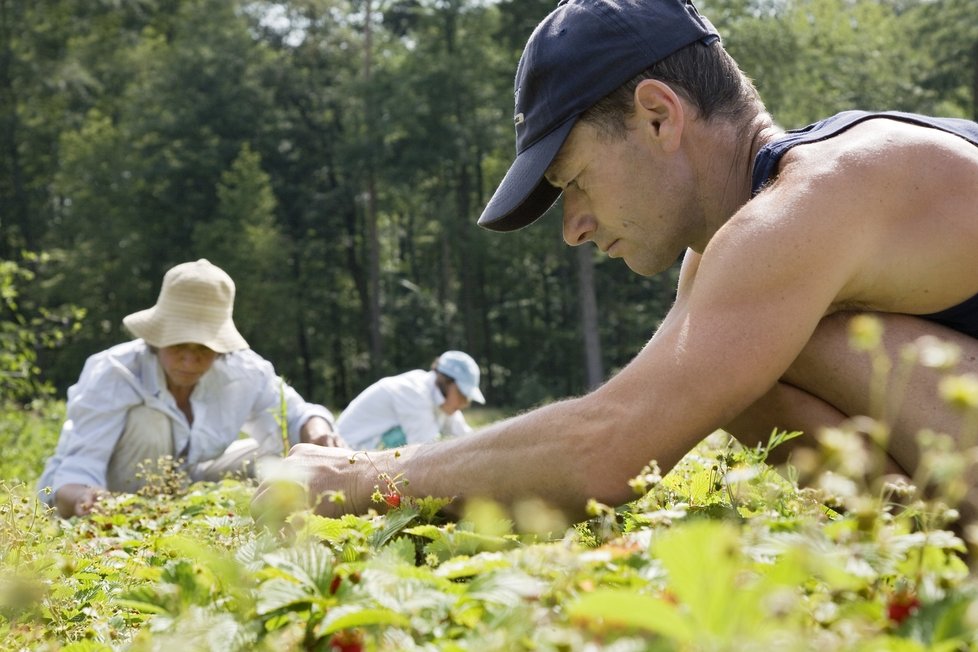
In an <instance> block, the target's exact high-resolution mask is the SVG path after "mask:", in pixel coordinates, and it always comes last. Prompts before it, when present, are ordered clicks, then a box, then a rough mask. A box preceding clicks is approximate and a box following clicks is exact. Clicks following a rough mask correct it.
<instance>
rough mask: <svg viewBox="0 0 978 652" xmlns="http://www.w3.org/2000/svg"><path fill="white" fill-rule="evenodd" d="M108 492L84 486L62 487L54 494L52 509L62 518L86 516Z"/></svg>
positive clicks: (69, 485)
mask: <svg viewBox="0 0 978 652" xmlns="http://www.w3.org/2000/svg"><path fill="white" fill-rule="evenodd" d="M107 495H109V491H108V490H106V489H103V488H101V487H92V486H89V485H85V484H66V485H62V486H61V488H59V489H58V490H57V491H56V492H55V494H54V507H55V509H57V510H58V515H59V516H61V517H62V518H71V517H72V516H88V515H89V514H91V513H92V510H93V509H95V505H96V503H98V501H99V500H100V499H101V498H102V496H107Z"/></svg>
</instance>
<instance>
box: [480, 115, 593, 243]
mask: <svg viewBox="0 0 978 652" xmlns="http://www.w3.org/2000/svg"><path fill="white" fill-rule="evenodd" d="M576 122H577V116H574V117H573V118H571V119H569V120H567V121H565V122H564V123H563V124H561V125H560V126H558V127H557V128H556V129H554V130H553V131H551V132H550V133H549V134H547V135H546V136H544V137H543V138H541V139H540V140H538V141H537V142H535V143H533V144H532V145H530V146H529V147H527V148H526V149H525V150H523V151H522V152H521V153H519V154H518V155H517V156H516V160H515V161H513V164H512V165H511V166H510V167H509V171H507V172H506V176H504V177H503V180H502V182H501V183H500V184H499V187H498V188H496V192H495V193H493V195H492V199H490V200H489V203H488V204H487V205H486V208H485V210H483V211H482V216H481V217H480V218H479V226H481V227H483V228H486V229H489V230H490V231H515V230H516V229H522V228H523V227H524V226H528V225H529V224H532V223H533V222H535V221H536V220H537V219H539V218H540V217H541V216H542V215H543V214H544V213H546V212H547V210H548V209H549V208H550V207H551V206H553V205H554V202H555V201H557V198H558V197H560V189H559V188H555V187H553V186H551V185H550V184H549V183H547V180H546V179H544V178H543V175H544V173H545V172H546V171H547V168H549V167H550V164H551V163H553V160H554V157H555V156H557V152H558V151H560V147H561V146H562V145H563V144H564V141H565V140H567V135H568V134H569V133H570V131H571V129H572V128H573V127H574V124H575V123H576Z"/></svg>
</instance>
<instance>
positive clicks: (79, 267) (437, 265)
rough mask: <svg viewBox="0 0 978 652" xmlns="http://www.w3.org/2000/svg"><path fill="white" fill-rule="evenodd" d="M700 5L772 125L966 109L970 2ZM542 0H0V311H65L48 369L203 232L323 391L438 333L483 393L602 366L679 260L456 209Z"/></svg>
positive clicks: (552, 382) (658, 308) (325, 397)
mask: <svg viewBox="0 0 978 652" xmlns="http://www.w3.org/2000/svg"><path fill="white" fill-rule="evenodd" d="M700 4H701V7H700V8H701V9H702V10H703V11H704V12H705V13H707V15H709V16H710V17H711V18H712V19H713V20H714V22H715V23H716V24H717V26H718V27H719V28H720V30H721V32H722V33H723V34H724V35H725V37H724V38H725V42H726V45H727V47H728V49H729V50H730V51H731V52H732V53H733V55H734V56H735V57H736V58H737V59H738V60H739V61H740V63H741V64H742V66H743V67H744V69H745V70H746V71H747V72H748V73H749V74H751V76H752V77H753V78H754V79H755V81H756V83H757V85H758V87H759V89H760V90H761V93H762V96H764V97H765V99H766V100H767V102H768V105H769V108H770V109H771V110H772V112H773V114H774V115H775V118H776V119H777V120H778V121H779V122H780V123H781V124H782V125H783V126H785V127H792V126H798V125H800V124H804V123H807V122H809V121H811V120H814V119H817V118H820V117H823V116H824V115H826V114H828V113H830V112H833V111H836V110H841V109H845V108H869V109H873V108H896V109H903V110H916V111H923V112H930V113H939V114H943V115H957V116H964V117H971V116H974V114H975V111H976V109H975V96H976V94H978V88H976V87H978V63H976V61H978V5H976V3H974V2H973V1H972V0H944V1H941V2H925V1H924V0H712V1H710V2H707V1H705V0H704V1H703V2H701V3H700ZM552 6H553V3H552V2H550V0H547V1H542V0H499V1H497V2H484V1H483V2H479V1H477V0H399V1H398V0H359V1H357V0H291V1H287V2H262V1H255V2H248V1H246V0H0V259H2V260H3V261H11V262H14V263H18V264H21V265H23V266H25V267H29V268H31V269H32V271H34V272H36V273H37V274H36V277H34V279H33V280H32V281H31V283H30V285H29V299H30V300H29V301H28V302H26V303H24V302H22V303H21V304H20V305H21V307H20V308H18V307H16V306H14V307H11V306H10V304H9V302H7V303H5V304H4V306H5V308H4V311H5V314H4V315H3V318H4V319H5V320H12V319H13V318H14V317H15V316H16V315H15V313H16V312H17V311H18V310H21V309H23V307H24V306H26V305H35V306H66V305H73V306H78V307H80V308H84V310H85V313H86V316H85V318H84V320H83V322H82V325H81V328H80V330H79V331H78V332H77V333H76V334H74V335H73V336H72V337H71V338H69V339H68V340H67V341H65V342H63V343H60V344H59V345H58V346H57V348H55V349H51V350H43V351H41V352H40V355H39V358H38V363H39V366H40V368H41V369H42V370H43V371H44V373H45V375H46V377H47V378H48V379H49V380H50V381H51V382H53V383H54V384H55V385H56V386H57V387H58V388H60V389H61V390H63V389H64V388H65V387H66V386H67V385H68V384H70V383H71V382H72V381H73V380H74V379H75V378H76V377H77V374H78V371H79V370H80V367H81V364H82V361H83V360H84V358H85V357H86V356H87V355H89V354H91V353H93V352H95V351H97V350H100V349H102V348H105V347H106V346H108V345H110V344H113V343H116V342H119V341H122V340H124V339H127V337H128V336H127V335H126V334H125V333H124V332H122V330H121V319H122V317H123V316H124V315H125V314H128V313H130V312H133V311H135V310H138V309H142V308H145V307H148V306H149V305H151V304H152V302H153V301H154V300H155V298H156V293H157V292H158V289H159V283H160V280H161V278H162V275H163V272H164V271H165V270H166V269H168V268H169V267H171V266H172V265H174V264H176V263H179V262H183V261H186V260H191V259H195V258H198V257H206V258H208V259H210V260H211V261H212V262H214V263H216V264H218V265H220V266H222V267H224V268H225V269H226V270H227V271H228V272H229V273H230V274H231V275H232V276H233V277H234V279H235V281H236V282H237V285H238V300H237V304H236V321H237V323H238V325H239V327H240V328H241V330H242V332H243V334H244V335H245V337H246V338H247V339H248V340H249V342H250V343H251V344H252V346H253V347H254V348H255V349H256V350H257V351H258V352H259V353H261V354H262V355H264V356H266V357H268V358H269V359H271V360H272V361H273V362H274V363H275V364H276V366H277V368H278V369H279V371H280V372H281V373H283V374H284V375H285V376H286V377H288V378H289V379H290V380H291V381H292V382H293V383H294V384H296V385H297V386H298V387H299V388H300V389H301V390H302V391H303V392H304V393H305V394H306V395H308V396H310V397H312V398H314V399H316V400H319V401H322V402H325V403H327V404H329V405H332V406H335V407H340V406H342V405H345V403H346V402H347V401H348V400H349V399H350V398H351V397H352V396H353V395H355V393H356V392H358V391H359V390H360V389H362V388H363V387H364V386H365V385H367V384H368V383H370V382H372V381H373V380H375V379H376V378H377V377H379V376H381V375H383V374H386V373H391V372H395V371H400V370H404V369H408V368H415V367H423V366H426V365H427V364H428V363H429V362H430V360H431V359H432V358H433V357H434V356H435V355H437V354H438V353H439V352H441V351H442V350H444V349H447V348H461V349H464V350H467V351H469V352H470V353H472V354H473V355H474V356H475V357H476V358H477V359H478V360H480V362H481V363H482V364H483V366H484V368H485V369H486V370H487V372H488V376H487V379H486V385H487V388H486V394H487V396H488V397H489V399H490V401H491V402H492V403H495V404H499V405H507V406H510V407H520V406H527V405H530V404H534V403H537V402H540V401H544V400H548V399H552V398H556V397H560V396H564V395H568V394H572V393H579V392H581V391H584V390H585V389H586V388H587V387H589V386H592V385H594V384H595V383H597V382H600V380H601V379H602V378H604V377H606V376H607V375H608V374H610V373H614V371H615V370H616V369H617V368H619V367H620V366H621V365H623V364H624V363H625V362H627V361H628V360H629V359H630V358H631V356H632V355H634V353H635V352H636V351H637V350H638V349H639V348H640V347H641V346H642V344H643V343H644V342H645V341H646V340H647V338H648V337H649V336H650V335H651V334H652V332H654V330H655V328H656V326H657V324H658V322H659V320H661V318H662V316H663V315H664V313H665V311H666V309H667V308H668V306H669V305H670V303H671V301H672V298H673V294H672V292H673V286H674V280H675V278H674V277H675V272H674V271H673V272H671V273H669V274H664V275H662V276H661V277H658V278H639V277H636V276H634V275H632V274H631V272H629V271H628V270H627V269H626V268H625V267H624V266H623V265H621V264H620V263H618V262H616V261H608V260H605V259H601V258H600V257H597V256H596V254H595V252H594V250H593V248H590V247H588V248H587V249H586V250H584V251H583V253H582V252H580V251H576V250H573V249H570V248H568V247H566V246H565V245H564V244H563V242H562V240H561V237H560V226H559V219H558V218H557V217H556V216H550V217H549V219H546V220H544V221H543V223H542V224H540V225H537V226H535V227H534V228H532V229H528V230H526V231H520V232H517V233H514V234H505V235H500V234H492V233H488V232H485V231H483V230H481V229H479V228H477V227H476V226H475V220H476V218H477V217H478V215H479V213H480V212H481V209H482V207H483V205H484V203H485V202H486V200H487V199H488V196H489V194H490V193H491V192H492V189H493V188H494V184H495V183H496V181H497V180H498V179H499V178H500V177H501V175H502V174H503V173H504V171H505V169H506V166H507V165H508V164H509V162H510V160H511V157H512V155H513V132H512V126H511V125H512V119H511V114H512V79H513V72H514V70H515V65H516V61H517V59H518V58H519V54H520V50H521V48H522V45H523V43H524V42H525V40H526V38H527V37H528V35H529V33H530V31H531V30H532V29H533V26H534V25H535V24H536V23H537V22H538V20H539V19H540V18H542V17H543V16H544V15H545V14H546V13H547V12H548V11H549V10H550V9H551V8H552ZM23 251H32V252H44V253H45V254H47V255H46V256H45V257H44V258H43V259H42V258H36V259H32V260H28V261H25V260H23V259H22V257H21V252H23ZM52 314H54V313H52ZM57 314H64V313H63V312H58V313H57Z"/></svg>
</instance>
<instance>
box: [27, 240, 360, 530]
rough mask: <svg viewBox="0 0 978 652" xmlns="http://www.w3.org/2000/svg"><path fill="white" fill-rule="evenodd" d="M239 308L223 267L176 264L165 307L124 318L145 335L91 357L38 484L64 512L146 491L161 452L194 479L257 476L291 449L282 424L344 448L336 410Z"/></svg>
mask: <svg viewBox="0 0 978 652" xmlns="http://www.w3.org/2000/svg"><path fill="white" fill-rule="evenodd" d="M233 305H234V281H232V280H231V277H230V276H228V275H227V274H226V273H225V272H224V271H223V270H221V269H220V268H218V267H216V266H215V265H213V264H211V263H210V262H208V261H207V260H205V259H200V260H198V261H196V262H189V263H183V264H181V265H177V266H176V267H174V268H172V269H171V270H169V271H168V272H167V273H166V275H165V276H164V277H163V285H162V288H161V289H160V294H159V298H158V299H157V302H156V305H154V306H153V307H151V308H148V309H146V310H142V311H140V312H136V313H133V314H131V315H128V316H127V317H126V318H125V319H124V320H123V324H124V325H125V326H126V328H127V329H128V330H129V331H130V332H131V333H132V334H133V335H135V336H136V337H137V338H138V339H135V340H132V341H130V342H126V343H124V344H119V345H116V346H114V347H112V348H110V349H108V350H106V351H102V352H101V353H97V354H95V355H93V356H91V357H90V358H89V359H88V360H87V361H86V363H85V366H84V369H83V370H82V373H81V377H80V378H79V380H78V382H77V383H76V384H75V385H73V386H72V387H71V388H70V389H69V390H68V403H67V419H66V420H65V423H64V426H63V427H62V430H61V437H60V439H59V441H58V445H57V448H56V450H55V453H54V455H53V456H51V458H50V459H49V460H48V462H47V465H46V467H45V469H44V473H43V474H42V476H41V479H40V481H39V483H38V488H39V489H40V490H41V495H42V496H44V497H45V498H46V500H48V501H49V502H51V503H52V504H53V505H54V506H55V507H56V508H57V510H58V512H59V513H60V514H61V515H62V516H64V517H70V516H82V515H86V514H88V513H90V512H91V511H92V508H93V507H94V505H95V503H96V502H97V501H98V498H99V497H100V496H101V495H103V494H104V493H106V492H134V491H137V490H139V489H140V488H142V486H144V484H145V478H144V477H143V476H144V475H145V473H141V471H149V470H151V469H152V467H153V465H154V464H155V463H156V462H157V461H158V460H160V459H161V458H166V457H171V458H173V459H175V460H176V461H177V464H178V465H179V468H181V469H182V470H184V471H185V472H186V473H187V474H188V475H189V477H190V479H191V480H194V481H197V480H219V479H220V478H222V477H224V476H225V475H227V474H239V475H248V476H253V475H254V466H255V463H256V461H257V460H258V459H260V458H262V457H267V456H274V455H281V454H282V453H283V452H285V451H284V448H285V443H284V441H283V439H284V438H283V434H282V428H283V427H286V428H287V430H288V440H289V444H296V443H299V442H303V443H313V444H319V445H323V446H338V445H343V441H342V439H340V438H339V437H338V436H337V435H336V433H335V432H334V428H333V416H332V414H331V413H330V412H329V410H327V409H326V408H325V407H323V406H321V405H315V404H312V403H307V402H306V401H305V400H303V398H302V397H301V396H299V394H298V393H297V392H296V391H295V390H294V389H293V388H292V387H290V386H288V385H287V384H285V383H284V382H283V381H282V380H281V379H280V378H279V377H278V376H277V375H276V374H275V371H274V369H273V367H272V365H271V363H269V362H268V361H267V360H265V359H263V358H262V357H261V356H259V355H258V354H257V353H255V352H254V351H252V350H251V349H249V348H248V343H247V342H246V341H245V340H244V338H243V337H242V336H241V334H240V333H239V332H238V329H237V328H235V326H234V322H233V321H232V318H231V312H232V308H233ZM283 404H284V412H285V414H284V417H285V423H283V424H281V425H280V423H279V418H278V415H279V413H281V412H282V406H283ZM240 433H245V434H247V435H248V437H247V438H240Z"/></svg>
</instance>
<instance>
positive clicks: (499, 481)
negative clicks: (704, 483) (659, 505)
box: [355, 399, 649, 518]
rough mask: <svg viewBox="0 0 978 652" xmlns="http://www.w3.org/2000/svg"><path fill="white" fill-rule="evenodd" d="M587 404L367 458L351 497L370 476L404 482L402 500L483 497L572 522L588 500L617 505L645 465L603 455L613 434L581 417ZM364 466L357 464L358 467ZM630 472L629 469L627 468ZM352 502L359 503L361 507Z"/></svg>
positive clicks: (556, 407) (563, 405)
mask: <svg viewBox="0 0 978 652" xmlns="http://www.w3.org/2000/svg"><path fill="white" fill-rule="evenodd" d="M589 409H590V408H589V402H588V401H586V400H583V399H571V400H567V401H562V402H560V403H556V404H553V405H551V406H547V407H544V408H541V409H538V410H535V411H533V412H531V413H527V414H524V415H522V416H519V417H514V418H511V419H507V420H505V421H502V422H500V423H497V424H494V425H492V426H490V427H488V428H486V429H484V430H480V431H478V432H477V433H475V434H474V435H473V436H470V437H463V438H458V439H450V440H445V441H441V442H437V443H434V444H427V445H422V446H415V447H407V448H404V449H401V450H400V452H399V453H398V454H397V455H396V456H395V454H394V453H393V452H384V453H382V454H378V453H369V457H368V458H360V457H357V458H355V463H356V464H361V463H362V464H363V466H361V467H360V472H359V474H358V475H359V478H358V479H359V482H358V491H357V493H358V494H360V495H363V494H364V493H367V492H368V491H369V490H370V489H371V488H372V486H373V485H374V484H379V485H381V486H380V488H381V490H382V491H383V490H384V487H383V486H382V482H378V479H377V476H378V474H379V473H384V472H386V473H388V474H389V475H390V476H391V477H397V476H398V474H401V475H400V479H402V480H406V481H407V485H406V486H404V487H403V489H404V493H406V494H409V495H413V496H428V495H432V496H438V497H453V498H458V499H460V500H459V502H461V501H464V500H465V499H467V498H474V497H485V498H490V499H492V500H496V501H498V502H500V503H503V504H512V503H515V502H518V501H519V500H521V499H525V498H530V497H538V498H542V499H544V500H545V501H547V502H548V503H550V504H551V505H553V506H554V507H557V508H560V509H561V510H563V511H564V512H565V513H567V514H568V516H571V517H574V518H576V517H579V516H582V515H583V514H584V508H585V505H586V504H587V501H588V499H589V498H595V499H597V500H599V501H602V502H610V503H612V504H617V503H619V502H623V501H624V500H627V499H628V498H629V497H630V490H629V487H628V479H629V478H630V477H632V476H633V475H636V474H637V473H638V472H639V471H640V470H641V467H642V466H643V465H644V464H645V463H647V462H648V461H649V460H643V461H640V460H635V464H632V465H627V464H626V465H622V464H617V465H616V462H615V461H614V460H613V459H612V458H613V456H612V455H611V452H610V451H609V450H608V444H609V439H610V438H611V435H612V428H611V426H610V424H609V422H608V420H606V419H599V418H596V417H595V416H594V415H588V414H587V412H588V410H589ZM361 459H363V462H361ZM632 466H634V469H633V468H631V467H632ZM358 502H362V499H361V500H359V501H358Z"/></svg>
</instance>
